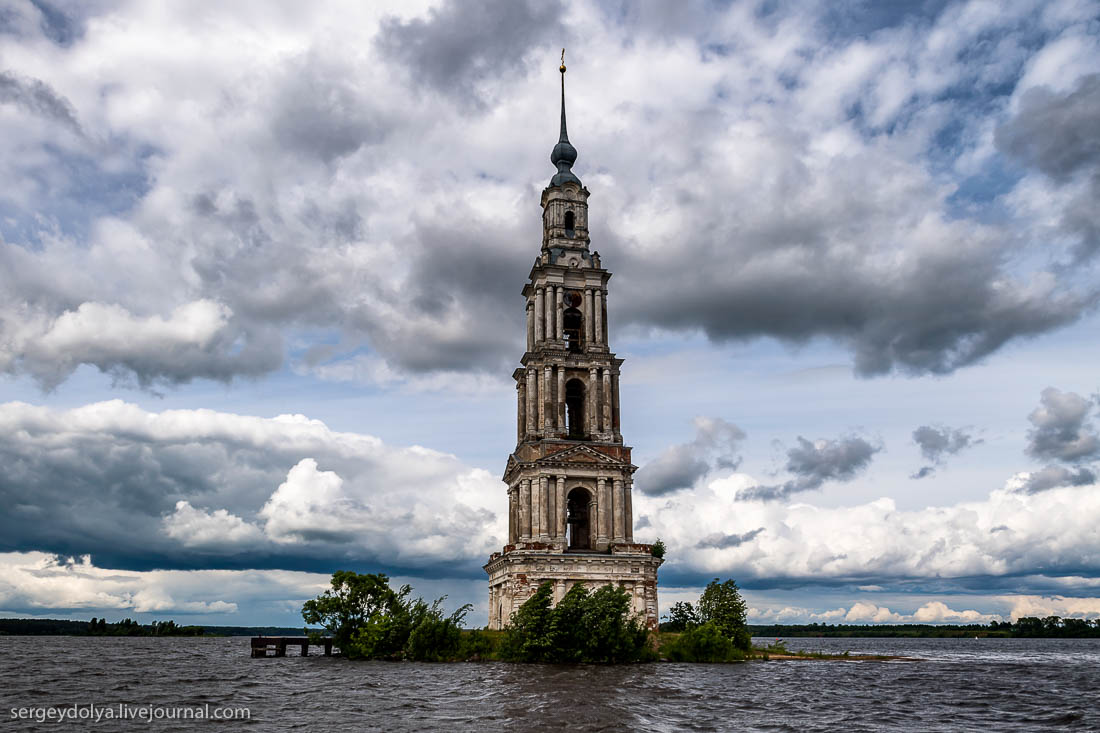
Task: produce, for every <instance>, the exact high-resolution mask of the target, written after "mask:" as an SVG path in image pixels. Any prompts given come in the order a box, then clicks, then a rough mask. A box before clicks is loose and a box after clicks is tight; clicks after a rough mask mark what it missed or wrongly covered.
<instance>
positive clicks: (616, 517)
mask: <svg viewBox="0 0 1100 733" xmlns="http://www.w3.org/2000/svg"><path fill="white" fill-rule="evenodd" d="M611 486H612V489H611V492H612V495H611V506H612V512H611V515H612V516H611V541H612V542H622V541H624V540H625V539H626V534H625V533H624V531H623V523H624V520H625V519H626V517H625V516H624V515H625V514H626V511H625V509H626V507H624V506H623V502H624V501H625V497H624V494H623V480H622V479H620V478H617V479H614V480H613V481H612V482H611Z"/></svg>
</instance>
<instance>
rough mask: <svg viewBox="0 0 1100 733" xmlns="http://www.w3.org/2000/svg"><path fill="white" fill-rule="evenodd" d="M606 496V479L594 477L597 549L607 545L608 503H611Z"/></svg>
mask: <svg viewBox="0 0 1100 733" xmlns="http://www.w3.org/2000/svg"><path fill="white" fill-rule="evenodd" d="M610 499H611V497H610V496H608V491H607V479H605V478H603V477H600V478H598V479H596V515H597V516H596V524H597V528H596V546H597V548H598V549H603V548H605V547H607V524H608V516H609V515H608V509H609V508H610V507H608V504H610V503H611V501H610Z"/></svg>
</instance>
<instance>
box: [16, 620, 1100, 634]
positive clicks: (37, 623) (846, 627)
mask: <svg viewBox="0 0 1100 733" xmlns="http://www.w3.org/2000/svg"><path fill="white" fill-rule="evenodd" d="M1025 621H1028V619H1020V620H1019V621H1017V622H1016V623H1015V624H1012V623H1008V622H1005V623H1002V624H998V625H984V624H967V625H961V626H955V625H935V624H891V625H882V626H871V625H857V624H791V625H770V626H767V625H759V624H755V625H754V624H750V625H749V627H748V629H749V633H750V634H752V636H754V637H756V638H761V639H782V638H787V639H797V638H862V639H891V638H944V639H955V638H957V639H969V638H973V637H975V636H976V637H979V638H1013V639H1046V638H1057V639H1088V638H1100V620H1098V621H1093V622H1091V623H1090V622H1088V621H1081V620H1079V619H1058V621H1059V622H1062V625H1059V624H1058V623H1055V622H1054V621H1051V622H1050V623H1045V624H1044V623H1043V621H1046V620H1045V619H1034V621H1036V622H1039V623H1038V624H1036V623H1024V622H1025ZM1067 621H1076V622H1077V623H1070V624H1065V622H1067ZM169 624H170V625H169ZM311 631H316V632H318V633H323V632H324V630H323V629H308V630H307V631H306V633H308V632H311ZM302 634H303V630H302V627H301V626H210V625H205V624H203V625H198V624H196V625H190V626H177V625H175V624H174V623H172V622H159V627H158V626H157V625H154V624H137V623H134V622H131V624H129V625H126V624H124V623H123V622H117V623H114V624H105V627H104V626H100V627H99V628H97V629H96V630H93V629H92V628H91V622H89V621H73V620H70V619H42V618H35V619H26V618H4V619H0V636H104V637H114V636H119V637H126V636H140V637H146V636H192V637H221V636H301V635H302Z"/></svg>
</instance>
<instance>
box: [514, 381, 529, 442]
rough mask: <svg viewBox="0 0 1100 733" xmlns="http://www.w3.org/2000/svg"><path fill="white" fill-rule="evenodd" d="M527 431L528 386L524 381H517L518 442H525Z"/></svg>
mask: <svg viewBox="0 0 1100 733" xmlns="http://www.w3.org/2000/svg"><path fill="white" fill-rule="evenodd" d="M526 431H527V384H526V382H525V381H524V380H522V379H517V380H516V442H517V443H522V442H523V434H524V433H525V432H526Z"/></svg>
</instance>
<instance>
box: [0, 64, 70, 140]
mask: <svg viewBox="0 0 1100 733" xmlns="http://www.w3.org/2000/svg"><path fill="white" fill-rule="evenodd" d="M5 102H8V103H11V104H14V105H16V106H18V107H21V108H23V109H24V110H26V111H27V112H30V113H31V114H33V115H36V116H38V117H43V118H45V119H48V120H52V121H54V122H57V123H59V124H61V125H62V126H63V127H67V128H69V129H70V130H72V131H73V132H76V133H79V132H80V122H79V121H77V118H76V111H75V110H74V109H73V105H72V104H71V103H70V102H69V100H67V99H65V98H64V97H63V96H61V95H60V94H58V93H57V92H55V91H54V90H53V89H51V88H50V86H49V85H48V84H45V83H44V82H42V81H41V80H39V79H29V78H22V77H19V76H16V75H15V74H12V73H11V72H7V71H0V104H3V103H5Z"/></svg>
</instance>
